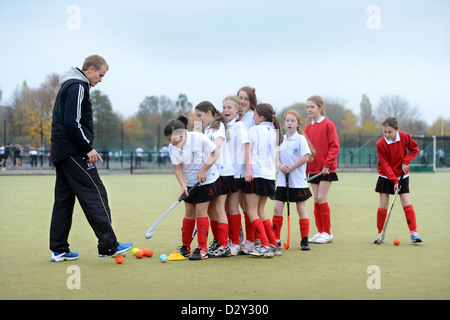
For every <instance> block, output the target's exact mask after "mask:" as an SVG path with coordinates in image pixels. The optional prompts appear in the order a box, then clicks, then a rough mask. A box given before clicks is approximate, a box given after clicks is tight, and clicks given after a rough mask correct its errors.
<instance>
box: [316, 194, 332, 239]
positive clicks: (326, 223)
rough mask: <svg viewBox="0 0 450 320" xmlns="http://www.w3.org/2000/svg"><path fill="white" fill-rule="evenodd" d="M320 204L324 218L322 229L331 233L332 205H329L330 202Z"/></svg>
mask: <svg viewBox="0 0 450 320" xmlns="http://www.w3.org/2000/svg"><path fill="white" fill-rule="evenodd" d="M319 206H320V216H321V218H322V229H323V232H326V233H328V234H329V235H331V231H330V228H331V223H330V207H329V206H328V202H325V203H321V204H319Z"/></svg>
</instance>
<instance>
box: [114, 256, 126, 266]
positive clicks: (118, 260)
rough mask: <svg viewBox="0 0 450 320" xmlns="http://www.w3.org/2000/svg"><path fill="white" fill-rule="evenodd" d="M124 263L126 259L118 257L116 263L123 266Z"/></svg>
mask: <svg viewBox="0 0 450 320" xmlns="http://www.w3.org/2000/svg"><path fill="white" fill-rule="evenodd" d="M124 261H125V258H124V257H123V256H120V255H119V256H117V257H116V262H117V263H118V264H122V263H123V262H124Z"/></svg>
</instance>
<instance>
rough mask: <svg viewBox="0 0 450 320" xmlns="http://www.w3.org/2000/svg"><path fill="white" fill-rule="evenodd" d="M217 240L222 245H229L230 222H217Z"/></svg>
mask: <svg viewBox="0 0 450 320" xmlns="http://www.w3.org/2000/svg"><path fill="white" fill-rule="evenodd" d="M217 241H218V242H219V244H220V245H221V246H222V247H228V223H221V222H219V223H218V224H217Z"/></svg>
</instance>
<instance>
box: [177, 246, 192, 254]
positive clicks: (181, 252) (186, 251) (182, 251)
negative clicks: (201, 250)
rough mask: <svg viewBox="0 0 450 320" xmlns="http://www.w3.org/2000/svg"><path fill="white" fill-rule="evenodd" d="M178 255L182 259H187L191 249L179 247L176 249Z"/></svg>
mask: <svg viewBox="0 0 450 320" xmlns="http://www.w3.org/2000/svg"><path fill="white" fill-rule="evenodd" d="M177 249H178V253H179V254H181V255H182V256H183V257H189V256H190V255H191V248H189V247H188V246H181V247H178V248H177Z"/></svg>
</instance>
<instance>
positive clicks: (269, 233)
mask: <svg viewBox="0 0 450 320" xmlns="http://www.w3.org/2000/svg"><path fill="white" fill-rule="evenodd" d="M263 224H264V230H265V231H266V235H267V238H268V239H269V243H270V244H271V245H273V246H275V247H276V246H277V239H275V234H274V233H273V228H272V223H271V222H270V219H266V220H264V221H263Z"/></svg>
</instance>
